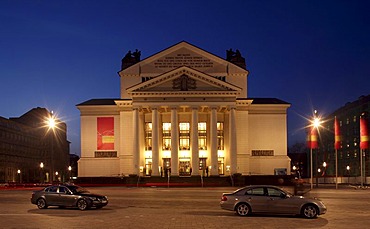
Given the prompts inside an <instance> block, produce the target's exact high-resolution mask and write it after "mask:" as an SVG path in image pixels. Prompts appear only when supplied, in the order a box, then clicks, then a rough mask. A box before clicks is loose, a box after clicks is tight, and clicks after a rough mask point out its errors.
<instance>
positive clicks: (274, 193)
mask: <svg viewBox="0 0 370 229" xmlns="http://www.w3.org/2000/svg"><path fill="white" fill-rule="evenodd" d="M267 192H268V195H269V196H274V197H280V196H281V194H282V193H283V192H281V191H280V190H278V189H275V188H267Z"/></svg>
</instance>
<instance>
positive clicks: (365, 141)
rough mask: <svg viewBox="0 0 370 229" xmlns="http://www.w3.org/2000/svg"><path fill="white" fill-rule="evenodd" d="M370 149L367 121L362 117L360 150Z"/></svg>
mask: <svg viewBox="0 0 370 229" xmlns="http://www.w3.org/2000/svg"><path fill="white" fill-rule="evenodd" d="M368 148H369V134H368V131H367V120H366V119H365V118H364V117H360V149H368Z"/></svg>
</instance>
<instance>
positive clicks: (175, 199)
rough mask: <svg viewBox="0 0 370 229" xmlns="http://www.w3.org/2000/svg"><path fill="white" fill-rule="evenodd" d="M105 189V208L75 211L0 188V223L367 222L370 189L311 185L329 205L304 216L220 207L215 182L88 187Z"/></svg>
mask: <svg viewBox="0 0 370 229" xmlns="http://www.w3.org/2000/svg"><path fill="white" fill-rule="evenodd" d="M88 189H89V190H90V191H92V192H95V193H101V194H105V195H107V196H108V198H109V201H110V202H109V204H108V206H106V207H105V208H102V209H99V210H95V209H91V210H87V211H80V210H77V209H62V208H56V207H50V208H48V209H43V210H39V209H37V207H36V205H32V204H31V203H30V197H31V192H32V191H31V190H0V201H1V208H0V228H225V229H226V228H335V229H339V228H368V227H369V225H370V210H369V209H370V189H366V190H362V189H361V190H355V189H350V188H343V187H341V188H340V189H338V190H336V189H333V188H319V189H314V190H312V191H311V192H309V193H307V194H306V195H309V196H317V197H320V199H322V200H323V201H324V202H325V204H326V205H327V207H328V212H327V213H326V214H325V215H321V216H319V217H318V218H317V219H313V220H308V219H303V218H300V217H297V216H271V215H253V216H250V217H239V216H237V215H236V214H235V213H233V212H229V211H224V210H221V209H220V207H219V201H220V197H221V194H222V192H228V191H232V190H234V189H235V188H232V187H223V188H222V187H218V188H207V187H204V188H158V187H147V188H127V187H90V188H88Z"/></svg>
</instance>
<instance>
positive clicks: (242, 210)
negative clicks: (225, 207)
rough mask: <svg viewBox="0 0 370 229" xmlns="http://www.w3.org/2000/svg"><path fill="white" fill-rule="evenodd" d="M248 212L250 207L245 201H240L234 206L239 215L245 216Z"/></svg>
mask: <svg viewBox="0 0 370 229" xmlns="http://www.w3.org/2000/svg"><path fill="white" fill-rule="evenodd" d="M250 212H251V208H250V207H249V205H248V204H246V203H241V204H238V206H236V213H237V214H238V215H239V216H247V215H249V214H250Z"/></svg>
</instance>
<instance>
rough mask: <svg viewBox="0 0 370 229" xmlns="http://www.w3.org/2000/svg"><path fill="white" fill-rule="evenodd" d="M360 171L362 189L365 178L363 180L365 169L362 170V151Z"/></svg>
mask: <svg viewBox="0 0 370 229" xmlns="http://www.w3.org/2000/svg"><path fill="white" fill-rule="evenodd" d="M360 154H361V156H360V169H361V172H360V174H361V188H362V187H363V186H364V178H363V168H362V149H360Z"/></svg>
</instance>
